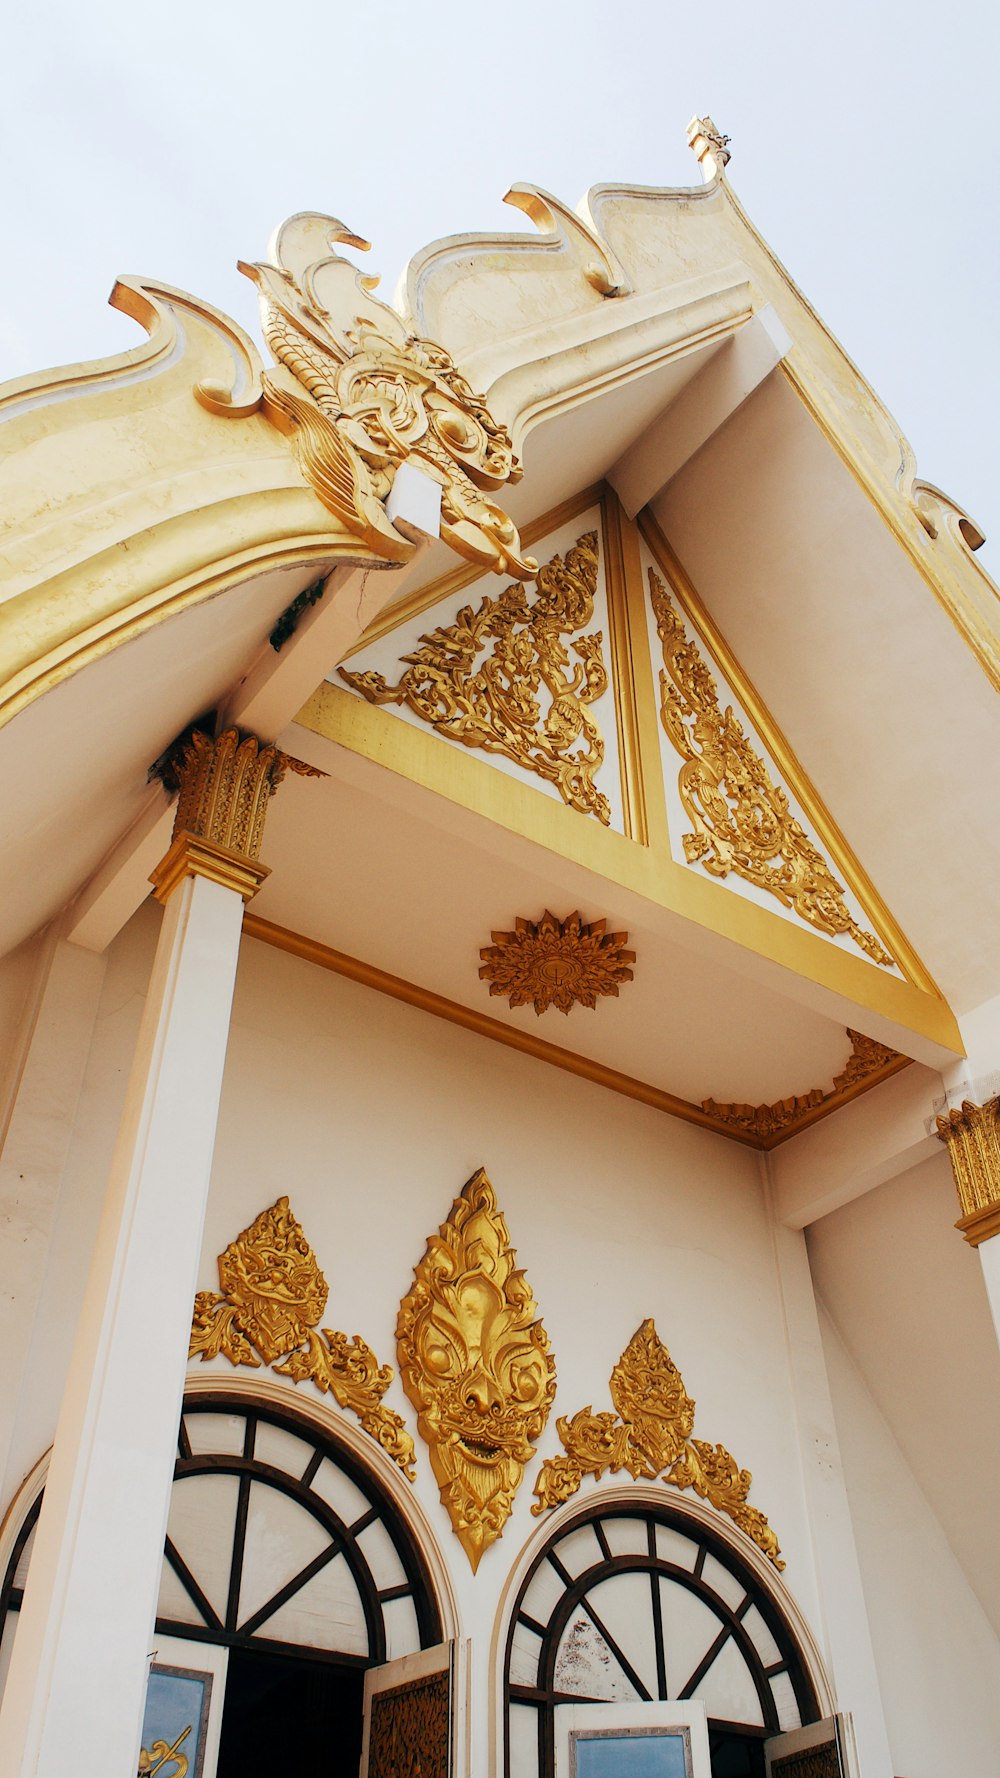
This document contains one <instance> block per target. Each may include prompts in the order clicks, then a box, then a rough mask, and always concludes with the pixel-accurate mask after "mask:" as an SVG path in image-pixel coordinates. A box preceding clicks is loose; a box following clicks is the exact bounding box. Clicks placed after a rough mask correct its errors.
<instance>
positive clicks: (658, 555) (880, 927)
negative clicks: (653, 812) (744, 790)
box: [638, 507, 941, 998]
mask: <svg viewBox="0 0 1000 1778" xmlns="http://www.w3.org/2000/svg"><path fill="white" fill-rule="evenodd" d="M638 524H639V530H640V532H641V534H642V536H643V537H644V539H645V541H646V544H647V546H648V548H649V549H650V551H651V552H652V555H653V557H654V559H655V561H656V562H657V564H658V566H659V567H660V568H661V569H662V571H663V573H664V574H665V575H666V578H667V580H668V581H669V583H670V590H671V592H672V593H673V594H674V595H675V597H676V599H677V601H678V603H679V605H680V606H681V609H682V611H683V612H684V615H685V616H686V617H687V618H688V619H689V621H690V622H691V623H692V624H693V625H694V628H695V631H696V633H697V634H698V636H699V638H700V639H701V641H702V642H703V643H704V645H705V647H706V648H707V649H708V650H709V652H710V653H711V654H712V655H713V656H714V659H715V663H716V665H717V666H718V669H719V671H720V673H721V674H722V677H723V679H724V680H725V681H726V682H727V684H728V685H729V687H730V690H731V691H732V693H733V696H734V697H735V698H736V699H737V700H738V702H739V703H740V704H742V706H743V709H744V710H745V711H746V714H747V716H748V718H749V720H750V722H751V723H752V724H753V726H754V728H755V729H756V731H757V733H758V735H759V736H760V738H761V740H762V741H763V743H764V746H765V747H766V749H767V751H768V753H769V754H770V756H771V758H772V760H773V761H774V764H775V766H776V767H777V769H778V771H779V773H780V775H781V777H782V778H783V780H784V781H785V783H786V784H787V785H788V788H789V789H790V791H791V793H792V795H793V796H794V797H795V799H796V801H797V802H798V803H799V804H800V805H801V807H802V808H803V809H804V810H805V812H806V814H807V815H808V817H809V821H810V823H811V825H812V827H813V829H814V831H815V833H816V836H817V838H818V840H819V843H820V845H821V846H822V847H823V848H824V850H825V851H827V852H828V853H829V854H830V855H831V857H832V858H833V861H834V864H835V866H836V868H837V869H838V870H839V871H840V872H841V873H842V874H843V876H844V878H845V879H846V881H847V884H848V887H849V888H850V890H851V892H852V894H853V895H855V896H856V897H857V899H858V901H859V902H860V903H861V906H862V907H863V909H864V911H865V913H866V914H867V915H868V917H869V919H870V920H871V921H872V922H873V924H874V926H875V929H876V931H877V932H878V933H879V934H880V936H882V937H883V938H885V939H886V940H887V941H888V945H889V949H890V950H891V951H892V953H893V956H894V958H895V959H896V961H897V963H898V964H899V967H900V969H901V970H902V971H903V973H904V974H905V975H906V977H907V979H908V980H909V981H911V982H913V983H914V984H915V985H916V986H917V987H919V988H922V989H923V990H924V992H925V993H929V994H933V995H935V996H937V997H938V998H941V991H940V989H939V988H938V986H937V983H936V982H935V981H934V979H933V977H932V976H931V974H930V972H929V970H928V969H927V968H926V966H925V965H924V964H923V963H922V962H921V960H920V958H919V957H918V956H917V953H916V951H915V950H914V949H913V946H912V945H911V944H910V943H909V942H908V940H907V938H906V936H905V934H904V933H902V932H901V931H900V929H899V927H898V926H897V924H896V922H895V920H894V919H893V917H892V914H891V913H890V911H889V909H888V907H887V906H886V904H885V902H884V901H883V899H882V897H881V895H880V894H879V893H878V890H877V889H876V888H875V885H874V883H873V882H872V880H871V878H870V877H869V876H868V874H867V872H866V871H865V869H864V867H863V866H862V865H861V863H860V862H859V861H858V859H857V858H856V857H855V855H854V853H853V852H852V850H851V848H850V846H849V845H848V842H847V840H846V838H845V836H844V834H843V833H842V832H841V829H840V828H839V827H838V825H837V823H836V821H835V820H834V818H833V816H832V815H831V814H830V811H829V810H828V809H827V807H826V805H825V803H824V802H823V799H822V797H821V796H820V794H819V792H818V791H817V789H816V786H815V785H814V784H813V782H812V779H811V778H810V777H809V775H808V773H807V772H806V771H805V769H804V768H803V767H802V766H801V765H800V764H799V761H798V759H797V757H796V755H795V753H794V751H793V749H792V747H791V745H790V743H789V741H788V738H787V736H786V735H785V734H784V732H783V730H782V729H781V728H780V727H779V725H778V724H777V722H775V720H774V718H773V717H772V715H771V713H770V711H769V710H768V708H767V706H766V705H765V704H764V702H763V700H762V699H761V697H760V694H759V693H758V691H757V689H756V687H755V686H754V685H753V684H752V683H751V681H750V680H749V679H748V678H747V675H746V673H745V672H744V670H743V668H742V666H741V665H740V662H739V660H738V659H737V657H736V655H735V654H734V653H733V651H732V649H731V648H730V646H729V643H728V642H727V641H726V638H725V637H724V636H723V634H722V631H721V630H720V629H719V627H718V625H717V624H716V622H715V620H714V618H713V617H712V615H711V613H710V612H709V610H708V609H707V607H706V606H705V604H704V603H703V602H702V599H701V596H700V594H699V593H698V591H697V589H696V587H695V585H694V582H693V581H692V579H691V577H690V575H689V574H688V572H687V569H686V568H685V567H684V564H683V563H682V561H681V559H680V557H679V556H678V555H677V554H676V552H675V551H674V549H673V548H672V547H671V545H670V544H669V543H668V542H667V539H666V537H665V536H664V534H663V532H662V531H661V529H660V527H659V525H658V523H657V521H656V519H655V517H654V516H653V514H652V513H651V512H650V510H649V508H648V507H647V508H645V509H644V511H643V512H642V513H640V515H639V519H638Z"/></svg>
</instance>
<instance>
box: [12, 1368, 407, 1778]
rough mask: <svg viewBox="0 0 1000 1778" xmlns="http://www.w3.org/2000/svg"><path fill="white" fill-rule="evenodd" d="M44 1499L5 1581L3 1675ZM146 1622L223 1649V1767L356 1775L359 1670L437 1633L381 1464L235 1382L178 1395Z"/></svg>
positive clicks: (26, 1525)
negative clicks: (151, 1614)
mask: <svg viewBox="0 0 1000 1778" xmlns="http://www.w3.org/2000/svg"><path fill="white" fill-rule="evenodd" d="M40 1504H41V1495H40V1494H39V1495H37V1496H36V1498H35V1500H34V1501H33V1503H32V1505H31V1506H30V1508H29V1510H28V1512H27V1514H26V1515H25V1518H24V1520H23V1523H22V1525H21V1528H20V1531H19V1533H18V1536H17V1538H16V1541H15V1545H14V1548H13V1550H12V1553H11V1556H10V1558H9V1560H8V1563H7V1569H6V1573H5V1575H4V1577H3V1586H2V1591H0V1612H2V1616H0V1632H4V1633H3V1634H2V1640H0V1671H2V1670H3V1668H5V1667H6V1664H7V1662H8V1661H9V1658H10V1643H11V1641H12V1634H11V1632H12V1630H13V1627H14V1622H15V1621H16V1614H17V1612H18V1611H19V1609H20V1605H21V1599H22V1595H23V1589H24V1583H25V1578H26V1575H27V1571H28V1564H29V1562H30V1557H31V1545H32V1542H33V1532H34V1526H35V1523H36V1521H37V1518H38V1510H39V1507H40ZM156 1629H157V1633H158V1634H159V1635H161V1636H171V1637H180V1638H183V1639H185V1640H186V1641H187V1642H189V1643H190V1642H203V1643H213V1644H215V1645H216V1646H221V1647H224V1648H226V1649H227V1650H228V1666H227V1678H226V1686H225V1708H224V1712H223V1717H222V1750H221V1754H220V1759H219V1772H220V1774H227V1773H240V1772H243V1771H245V1770H246V1769H247V1762H248V1760H249V1759H251V1758H253V1759H254V1760H255V1761H256V1762H257V1763H260V1762H261V1761H262V1760H263V1761H264V1763H265V1764H266V1763H267V1759H268V1758H270V1757H271V1756H272V1754H273V1755H274V1757H276V1758H279V1759H282V1760H285V1761H289V1760H290V1761H291V1763H292V1765H293V1766H295V1768H296V1769H299V1767H300V1766H301V1769H303V1770H307V1769H310V1764H309V1762H310V1761H311V1760H314V1759H315V1760H318V1759H322V1760H323V1769H324V1770H325V1771H327V1772H328V1773H329V1774H330V1775H331V1778H337V1775H338V1774H339V1773H340V1772H341V1771H343V1772H344V1773H348V1772H350V1773H356V1772H357V1767H358V1760H359V1757H360V1748H361V1728H362V1693H363V1684H364V1673H365V1671H366V1669H368V1668H369V1667H378V1666H381V1665H382V1664H383V1663H384V1662H386V1661H392V1660H396V1659H397V1658H399V1657H400V1656H403V1655H412V1654H416V1653H417V1652H418V1651H419V1650H421V1649H425V1648H432V1647H434V1646H435V1645H436V1644H438V1643H440V1642H441V1640H442V1621H441V1613H440V1611H439V1608H438V1604H437V1601H436V1599H435V1595H434V1588H433V1585H432V1583H431V1579H430V1575H429V1573H428V1570H427V1566H426V1564H425V1562H424V1559H423V1556H422V1554H421V1552H420V1549H419V1547H418V1545H417V1542H416V1540H415V1538H414V1536H413V1534H412V1533H411V1531H410V1529H409V1527H408V1526H407V1525H406V1523H405V1521H404V1519H403V1516H402V1514H401V1512H400V1511H399V1510H398V1509H397V1507H396V1505H395V1504H394V1502H393V1501H392V1499H391V1498H390V1496H389V1494H388V1493H387V1491H386V1490H385V1488H384V1487H383V1486H382V1485H381V1483H380V1482H379V1481H378V1480H377V1478H376V1476H375V1474H374V1473H373V1472H372V1471H370V1470H369V1469H368V1468H367V1466H366V1465H365V1464H364V1463H363V1461H362V1460H361V1459H360V1458H359V1457H358V1456H356V1455H355V1454H354V1452H353V1451H352V1450H351V1449H350V1448H349V1446H348V1445H347V1444H346V1442H345V1443H342V1442H341V1441H340V1440H338V1439H337V1438H336V1436H335V1434H334V1433H333V1432H332V1431H330V1432H326V1431H325V1430H321V1429H320V1428H319V1426H318V1425H317V1423H316V1421H315V1420H314V1419H313V1418H311V1417H310V1416H308V1415H306V1414H304V1413H301V1412H299V1411H297V1410H296V1409H295V1408H294V1407H291V1406H289V1407H285V1406H284V1405H280V1406H279V1405H277V1404H273V1403H272V1402H271V1401H268V1402H263V1401H258V1400H256V1399H253V1398H250V1397H248V1396H247V1394H245V1393H242V1394H238V1395H237V1394H234V1393H232V1392H230V1393H218V1394H215V1393H205V1392H199V1393H198V1394H196V1395H192V1396H191V1397H189V1398H188V1399H187V1400H186V1401H185V1404H184V1410H183V1414H182V1418H181V1423H180V1430H179V1436H178V1447H177V1460H176V1464H175V1468H174V1483H173V1488H172V1490H171V1497H170V1515H169V1519H168V1524H167V1537H166V1545H165V1550H164V1558H163V1570H162V1577H161V1582H160V1595H159V1603H158V1608H157V1619H156ZM269 1737H271V1738H273V1740H274V1747H273V1748H272V1747H271V1745H270V1741H269Z"/></svg>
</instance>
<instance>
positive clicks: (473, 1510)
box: [396, 1168, 556, 1571]
mask: <svg viewBox="0 0 1000 1778" xmlns="http://www.w3.org/2000/svg"><path fill="white" fill-rule="evenodd" d="M535 1317H536V1305H535V1300H534V1297H533V1295H532V1293H531V1287H530V1286H529V1284H528V1282H527V1279H526V1278H525V1276H524V1273H523V1272H522V1271H519V1270H518V1267H517V1264H516V1254H515V1253H514V1250H513V1248H512V1247H511V1245H510V1236H509V1234H508V1232H507V1225H506V1223H505V1221H504V1219H503V1217H502V1216H501V1215H500V1213H499V1211H498V1209H497V1201H496V1196H495V1193H494V1191H493V1187H492V1185H491V1184H490V1182H489V1180H488V1178H487V1177H486V1174H485V1172H483V1170H482V1169H481V1168H480V1170H479V1172H478V1173H475V1174H474V1175H473V1177H472V1178H471V1179H470V1180H469V1182H468V1184H467V1185H465V1186H464V1187H463V1189H462V1191H461V1194H460V1195H459V1196H458V1197H457V1198H456V1199H455V1202H454V1204H453V1205H452V1209H451V1215H450V1217H449V1219H448V1221H447V1222H446V1223H444V1224H443V1225H442V1227H441V1230H440V1232H439V1234H438V1235H436V1236H432V1237H431V1238H430V1240H429V1241H428V1243H427V1251H426V1253H425V1254H424V1257H423V1259H422V1260H421V1261H420V1263H419V1265H418V1266H417V1268H416V1271H415V1273H414V1282H413V1289H412V1290H411V1291H410V1293H409V1295H408V1296H406V1297H405V1298H404V1299H403V1302H402V1304H401V1306H400V1311H399V1320H398V1323H397V1326H396V1337H397V1341H398V1347H397V1351H398V1357H399V1369H400V1376H401V1378H402V1381H403V1387H404V1388H405V1390H406V1393H407V1395H408V1396H409V1398H410V1400H411V1402H412V1403H413V1405H414V1407H415V1408H416V1410H417V1415H418V1421H417V1423H418V1425H419V1428H420V1431H421V1433H422V1435H423V1437H424V1439H425V1440H426V1442H427V1445H428V1448H429V1450H430V1457H431V1467H432V1468H433V1470H434V1474H435V1477H436V1478H437V1482H438V1485H439V1487H440V1489H441V1499H442V1500H443V1501H444V1504H445V1506H446V1507H447V1509H448V1513H449V1515H450V1518H451V1522H452V1525H453V1527H454V1529H455V1532H456V1535H457V1536H458V1538H459V1540H460V1542H461V1544H462V1547H463V1549H464V1550H465V1552H466V1554H467V1556H468V1558H469V1561H470V1562H471V1564H472V1568H473V1571H475V1570H476V1568H478V1566H479V1561H480V1557H481V1556H482V1553H483V1550H484V1549H485V1548H486V1546H487V1545H488V1544H490V1543H492V1542H493V1540H494V1539H495V1538H497V1537H499V1536H500V1533H501V1531H502V1530H503V1527H504V1525H505V1524H506V1522H507V1519H508V1518H509V1516H510V1511H511V1507H512V1504H513V1498H514V1495H515V1493H516V1492H517V1489H518V1487H519V1485H520V1482H521V1477H522V1475H523V1474H524V1467H525V1464H526V1463H527V1462H528V1461H529V1459H530V1458H531V1457H532V1456H533V1455H534V1449H535V1444H534V1441H535V1440H536V1439H537V1438H538V1437H539V1435H540V1433H541V1431H542V1428H543V1427H544V1425H545V1422H546V1419H547V1418H548V1412H549V1408H550V1407H551V1405H552V1398H553V1396H554V1395H555V1389H556V1377H555V1364H554V1361H553V1359H552V1357H551V1355H550V1353H549V1342H548V1336H547V1334H546V1333H545V1330H544V1328H543V1327H542V1324H541V1322H540V1321H538V1320H536V1318H535Z"/></svg>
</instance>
